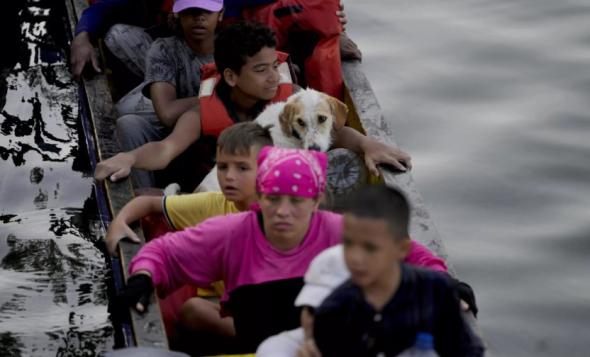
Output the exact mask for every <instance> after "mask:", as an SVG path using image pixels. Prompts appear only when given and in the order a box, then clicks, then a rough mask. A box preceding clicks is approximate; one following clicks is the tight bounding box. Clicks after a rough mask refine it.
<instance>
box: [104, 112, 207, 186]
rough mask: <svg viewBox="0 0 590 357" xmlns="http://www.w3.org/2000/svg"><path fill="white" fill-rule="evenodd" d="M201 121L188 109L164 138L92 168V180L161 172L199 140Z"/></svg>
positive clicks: (114, 179)
mask: <svg viewBox="0 0 590 357" xmlns="http://www.w3.org/2000/svg"><path fill="white" fill-rule="evenodd" d="M200 133H201V121H200V118H199V113H198V111H197V110H192V109H191V110H189V111H188V112H186V113H184V114H183V115H182V116H181V117H180V118H179V119H178V122H177V123H176V125H175V126H174V130H172V133H170V135H168V136H167V137H166V138H165V139H163V140H160V141H154V142H150V143H147V144H144V145H142V146H140V147H138V148H137V149H135V150H132V151H129V152H123V153H119V154H117V155H115V156H113V157H111V158H109V159H107V160H104V161H101V162H99V163H98V165H96V170H95V171H94V177H95V178H96V179H97V180H104V179H106V178H107V177H108V178H109V179H110V180H111V181H117V180H119V179H122V178H124V177H127V176H129V173H130V172H131V168H136V169H141V170H161V169H164V168H166V166H168V164H169V163H170V161H172V160H173V159H174V158H176V157H177V156H178V155H180V154H181V153H182V152H183V151H185V150H186V149H187V148H188V147H189V146H190V145H191V144H192V143H194V142H195V141H197V140H198V139H199V136H200Z"/></svg>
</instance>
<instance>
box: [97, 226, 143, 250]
mask: <svg viewBox="0 0 590 357" xmlns="http://www.w3.org/2000/svg"><path fill="white" fill-rule="evenodd" d="M123 238H129V239H130V240H131V241H132V242H135V243H140V242H141V240H140V239H139V237H138V236H137V234H135V232H134V231H133V229H131V227H129V225H128V224H127V223H125V221H123V220H122V219H119V218H115V219H114V220H113V221H112V222H111V224H109V228H108V230H107V235H106V236H105V238H104V239H105V242H106V245H107V250H108V251H109V253H110V254H111V255H115V252H116V249H117V244H119V241H120V240H121V239H123Z"/></svg>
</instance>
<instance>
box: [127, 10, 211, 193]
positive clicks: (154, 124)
mask: <svg viewBox="0 0 590 357" xmlns="http://www.w3.org/2000/svg"><path fill="white" fill-rule="evenodd" d="M222 6H223V3H222V1H221V0H184V1H180V0H179V1H176V2H175V3H174V7H173V10H174V15H175V16H176V20H177V27H178V29H177V34H176V35H175V36H171V37H165V38H159V39H157V40H155V41H154V43H153V44H152V45H151V47H150V49H149V52H148V54H147V59H146V73H145V79H144V81H143V83H142V84H141V85H139V86H138V87H136V88H135V89H133V90H132V91H131V92H130V93H128V94H127V95H125V96H124V97H123V98H121V100H119V102H118V103H117V105H116V108H117V111H118V113H119V115H120V117H119V118H118V119H117V136H118V138H119V142H120V143H121V148H122V150H123V151H131V150H134V149H136V148H138V147H140V146H142V145H144V144H146V143H148V142H151V141H157V140H162V139H164V138H165V137H166V136H168V135H169V134H170V132H171V131H172V128H173V127H174V125H175V124H176V121H177V120H178V118H179V117H180V116H181V115H182V114H183V113H185V112H186V111H187V110H189V109H191V108H194V107H195V106H197V105H198V103H199V97H198V93H199V88H200V85H201V83H200V76H199V75H198V74H199V73H200V69H201V67H202V66H203V65H205V64H207V63H210V62H213V41H214V37H215V30H216V28H217V24H218V23H219V22H220V21H221V19H222V18H223V16H222V11H221V10H222ZM150 99H151V100H150ZM193 151H194V150H193ZM187 156H188V155H185V156H183V157H182V158H181V159H180V161H181V162H180V163H178V164H177V166H178V165H181V166H182V167H184V166H186V164H187V163H188V162H190V161H191V159H192V158H191V157H187ZM210 156H212V155H210ZM207 159H210V158H208V157H207V158H206V159H205V160H207ZM177 161H178V160H177ZM176 171H178V170H176ZM194 171H197V170H194ZM187 174H188V173H187V172H183V173H182V174H176V175H175V177H174V181H181V183H185V182H184V181H185V180H184V177H185V176H187ZM156 178H157V177H156V176H155V175H154V173H153V172H150V171H140V170H134V172H133V181H134V184H135V186H136V187H153V186H156ZM189 181H190V180H189ZM194 181H196V180H194ZM163 184H164V183H163ZM183 186H186V185H183ZM187 189H188V188H187Z"/></svg>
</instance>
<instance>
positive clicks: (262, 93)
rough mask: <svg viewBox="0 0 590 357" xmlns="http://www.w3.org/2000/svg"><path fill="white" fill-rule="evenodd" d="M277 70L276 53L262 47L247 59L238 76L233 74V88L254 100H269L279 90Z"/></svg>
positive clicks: (272, 49)
mask: <svg viewBox="0 0 590 357" xmlns="http://www.w3.org/2000/svg"><path fill="white" fill-rule="evenodd" d="M278 68H279V60H278V57H277V51H276V50H275V49H274V48H270V47H263V48H262V49H261V50H260V52H258V53H257V54H255V55H254V56H252V57H248V59H247V60H246V63H245V64H244V65H243V66H242V69H241V70H240V74H237V73H234V81H233V82H234V87H235V88H237V89H238V90H240V91H241V92H242V93H244V94H246V95H247V96H249V97H251V98H254V99H256V100H271V99H272V98H273V97H274V96H275V95H276V94H277V90H278V88H279V79H280V75H279V69H278ZM230 85H231V84H230Z"/></svg>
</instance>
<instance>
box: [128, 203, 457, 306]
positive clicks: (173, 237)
mask: <svg viewBox="0 0 590 357" xmlns="http://www.w3.org/2000/svg"><path fill="white" fill-rule="evenodd" d="M341 234H342V216H341V215H339V214H336V213H332V212H328V211H321V210H320V211H317V212H316V213H314V215H313V216H312V220H311V223H310V227H309V229H308V231H307V234H306V235H305V238H304V239H303V241H302V243H301V244H300V245H299V246H297V247H296V248H294V249H292V250H290V251H286V252H283V251H279V250H277V249H275V248H273V247H272V246H271V244H270V243H269V242H268V241H267V240H266V238H265V237H264V234H263V232H262V230H261V228H260V225H259V223H258V218H257V212H255V211H248V212H242V213H237V214H232V215H226V216H220V217H214V218H211V219H208V220H206V221H204V222H202V223H201V224H199V225H198V226H195V227H192V228H188V229H185V230H183V231H179V232H172V233H168V234H166V235H164V236H163V237H160V238H158V239H156V240H153V241H151V242H149V243H148V244H146V245H145V246H144V247H143V248H142V249H141V250H140V251H139V253H138V254H137V256H135V257H134V258H133V260H132V261H131V265H130V267H129V270H130V273H131V274H133V273H135V272H137V271H140V270H146V271H148V272H150V274H151V275H152V281H153V283H154V285H155V286H157V287H158V288H159V291H160V292H161V293H164V294H166V293H167V292H170V291H173V290H174V289H176V288H178V287H180V286H182V285H183V284H186V283H188V284H194V285H197V286H202V287H208V286H209V285H210V284H211V283H212V282H215V281H219V280H223V281H224V283H225V288H226V290H225V295H224V297H223V300H226V299H227V296H228V294H229V293H230V292H231V291H233V290H234V289H236V288H238V287H240V286H244V285H252V284H260V283H264V282H269V281H276V280H283V279H292V278H299V277H303V276H304V275H305V272H306V270H307V268H308V266H309V263H310V262H311V260H313V258H314V257H315V256H316V255H318V254H319V253H320V252H321V251H323V250H324V249H326V248H328V247H331V246H333V245H336V244H338V243H340V242H341ZM405 262H406V263H409V264H412V265H416V266H421V267H425V268H429V269H432V270H438V271H447V267H446V265H445V262H444V261H443V260H442V259H440V258H439V257H437V256H435V255H434V254H432V252H431V251H430V250H429V249H428V248H426V247H425V246H423V245H422V244H420V243H418V242H415V241H412V243H411V246H410V251H409V253H408V255H407V257H406V259H405Z"/></svg>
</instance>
